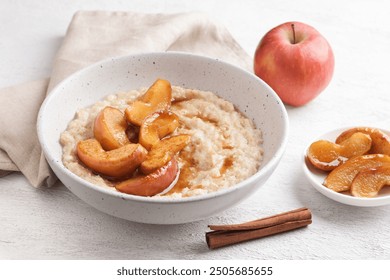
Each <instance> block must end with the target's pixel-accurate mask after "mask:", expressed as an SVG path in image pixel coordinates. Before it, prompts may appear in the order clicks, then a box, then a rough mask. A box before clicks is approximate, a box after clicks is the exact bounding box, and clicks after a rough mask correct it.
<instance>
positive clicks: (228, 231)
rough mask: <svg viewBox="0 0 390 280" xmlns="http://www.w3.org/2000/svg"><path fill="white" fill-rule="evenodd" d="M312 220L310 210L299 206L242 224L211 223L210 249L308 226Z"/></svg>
mask: <svg viewBox="0 0 390 280" xmlns="http://www.w3.org/2000/svg"><path fill="white" fill-rule="evenodd" d="M311 222H312V220H311V212H310V210H309V209H308V208H299V209H296V210H292V211H288V212H284V213H280V214H278V215H274V216H271V217H266V218H262V219H258V220H254V221H250V222H246V223H241V224H231V225H209V228H210V229H212V230H213V231H210V232H207V233H206V241H207V245H208V247H209V248H210V249H216V248H219V247H223V246H228V245H232V244H236V243H240V242H244V241H248V240H253V239H257V238H261V237H265V236H269V235H273V234H277V233H281V232H285V231H289V230H293V229H297V228H300V227H304V226H307V225H309V224H311Z"/></svg>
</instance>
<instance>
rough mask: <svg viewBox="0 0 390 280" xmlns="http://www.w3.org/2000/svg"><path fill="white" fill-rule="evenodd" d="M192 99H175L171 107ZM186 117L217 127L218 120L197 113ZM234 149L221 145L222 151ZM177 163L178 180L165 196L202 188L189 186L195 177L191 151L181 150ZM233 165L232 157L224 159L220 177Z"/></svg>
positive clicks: (194, 163) (194, 164)
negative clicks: (188, 189) (178, 165)
mask: <svg viewBox="0 0 390 280" xmlns="http://www.w3.org/2000/svg"><path fill="white" fill-rule="evenodd" d="M191 99H192V98H188V97H183V98H176V99H174V100H172V106H180V105H181V104H180V103H182V102H185V101H188V100H191ZM187 117H192V118H193V117H195V118H199V119H201V120H202V121H204V122H207V123H210V124H212V125H214V126H215V127H218V126H219V122H218V120H215V119H211V118H208V117H205V116H203V115H201V113H198V114H196V115H194V116H193V115H188V116H187ZM233 148H234V147H233V146H231V145H229V144H227V143H224V144H223V145H222V149H226V150H232V149H233ZM178 158H179V161H180V162H181V163H182V167H181V168H180V175H179V179H178V181H177V183H176V185H175V186H174V187H173V188H172V189H171V190H170V191H169V192H167V193H166V194H165V195H171V194H173V193H180V192H181V191H182V190H183V189H184V188H191V189H199V188H202V185H191V180H192V179H193V178H194V177H195V175H196V169H197V168H196V167H197V166H196V162H195V160H194V157H193V151H192V150H191V151H187V150H182V151H181V152H180V154H179V157H178ZM233 164H234V159H233V156H228V157H226V158H225V159H224V161H223V164H222V166H221V168H220V176H219V177H221V176H223V175H224V174H225V173H226V171H227V170H228V169H229V168H231V167H232V166H233Z"/></svg>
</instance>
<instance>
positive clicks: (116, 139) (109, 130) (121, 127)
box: [93, 106, 130, 151]
mask: <svg viewBox="0 0 390 280" xmlns="http://www.w3.org/2000/svg"><path fill="white" fill-rule="evenodd" d="M126 129H127V122H126V119H125V116H124V115H123V113H122V112H121V111H120V110H119V109H116V108H113V107H109V106H107V107H105V108H104V109H103V110H101V111H100V113H99V114H98V115H97V117H96V119H95V122H94V126H93V134H94V136H95V138H96V140H98V141H99V143H100V145H102V147H103V149H105V150H106V151H110V150H114V149H117V148H119V147H122V146H124V145H126V144H130V141H129V139H128V137H127V135H126Z"/></svg>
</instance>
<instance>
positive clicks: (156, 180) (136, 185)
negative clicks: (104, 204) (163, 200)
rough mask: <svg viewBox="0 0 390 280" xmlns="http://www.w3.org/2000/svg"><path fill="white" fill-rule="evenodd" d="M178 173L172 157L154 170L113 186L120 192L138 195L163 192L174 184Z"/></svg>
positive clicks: (151, 194)
mask: <svg viewBox="0 0 390 280" xmlns="http://www.w3.org/2000/svg"><path fill="white" fill-rule="evenodd" d="M178 173H179V167H178V164H177V161H176V159H174V158H173V159H172V160H171V161H169V162H168V163H167V164H166V165H164V166H162V167H160V168H159V169H157V170H156V171H154V172H152V173H150V174H148V175H141V176H135V177H133V178H130V179H128V180H125V181H123V182H121V183H119V184H117V185H115V188H116V189H117V190H118V191H120V192H123V193H127V194H132V195H139V196H154V195H157V194H163V193H165V192H167V191H169V189H171V188H172V187H173V186H174V185H175V183H176V180H177V178H178Z"/></svg>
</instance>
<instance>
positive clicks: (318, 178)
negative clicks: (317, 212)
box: [303, 127, 390, 207]
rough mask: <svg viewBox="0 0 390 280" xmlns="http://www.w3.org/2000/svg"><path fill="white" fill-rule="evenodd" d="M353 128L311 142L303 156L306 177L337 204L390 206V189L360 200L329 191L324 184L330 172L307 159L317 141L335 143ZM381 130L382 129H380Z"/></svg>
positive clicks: (338, 130) (389, 132)
mask: <svg viewBox="0 0 390 280" xmlns="http://www.w3.org/2000/svg"><path fill="white" fill-rule="evenodd" d="M349 128H351V127H345V128H339V129H335V130H332V131H329V132H327V133H325V134H323V135H321V136H319V137H317V138H316V139H313V140H312V141H310V143H309V144H308V145H307V147H306V148H305V150H304V154H303V171H304V174H305V175H306V177H307V178H308V179H309V181H310V183H311V184H312V186H313V187H314V188H315V189H316V190H317V191H319V192H320V193H322V194H323V195H325V196H327V197H328V198H330V199H333V200H335V201H337V202H340V203H343V204H347V205H353V206H360V207H373V206H383V205H389V204H390V187H384V188H383V189H382V190H381V191H380V193H379V195H378V196H377V197H373V198H360V197H354V196H352V195H351V194H349V193H338V192H335V191H333V190H331V189H328V188H327V187H325V186H324V185H323V184H322V183H323V182H324V179H325V177H326V176H327V174H328V172H325V171H321V170H319V169H317V168H315V167H314V166H313V165H312V164H311V163H310V162H309V160H308V159H307V157H306V154H307V150H308V148H309V146H310V144H311V143H313V142H314V141H317V140H329V141H332V142H333V141H335V140H336V138H337V136H339V135H340V134H341V133H342V132H343V131H345V130H347V129H349ZM380 129H381V128H380ZM381 130H382V131H383V132H385V133H387V134H389V135H390V131H388V130H384V129H381Z"/></svg>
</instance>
